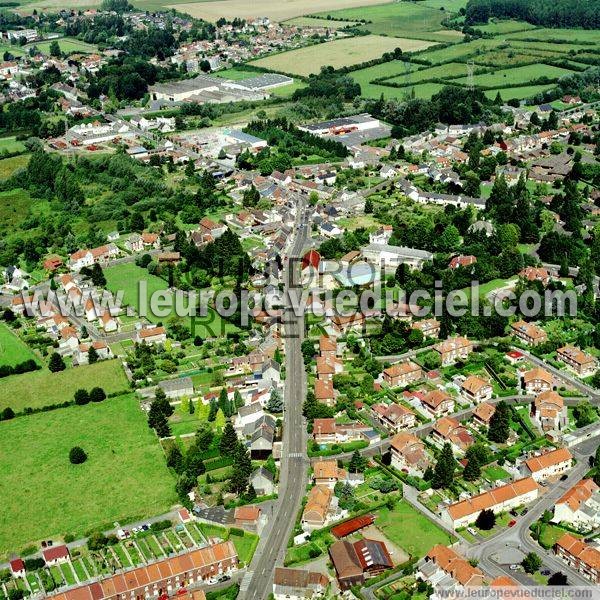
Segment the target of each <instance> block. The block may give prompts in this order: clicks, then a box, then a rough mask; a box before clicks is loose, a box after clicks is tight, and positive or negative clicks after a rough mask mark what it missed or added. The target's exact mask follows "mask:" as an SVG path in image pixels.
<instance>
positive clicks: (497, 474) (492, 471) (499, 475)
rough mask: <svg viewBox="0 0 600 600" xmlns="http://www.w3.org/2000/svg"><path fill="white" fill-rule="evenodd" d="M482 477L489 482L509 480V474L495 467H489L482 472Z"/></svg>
mask: <svg viewBox="0 0 600 600" xmlns="http://www.w3.org/2000/svg"><path fill="white" fill-rule="evenodd" d="M483 475H484V477H486V478H487V479H489V480H491V481H500V480H503V479H510V473H509V472H508V471H505V470H504V469H503V468H502V467H499V466H497V465H490V466H489V467H486V468H485V469H484V470H483Z"/></svg>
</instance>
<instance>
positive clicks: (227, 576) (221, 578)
mask: <svg viewBox="0 0 600 600" xmlns="http://www.w3.org/2000/svg"><path fill="white" fill-rule="evenodd" d="M230 579H231V577H229V575H223V576H222V577H219V583H222V582H223V581H229V580H230Z"/></svg>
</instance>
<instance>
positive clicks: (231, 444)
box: [219, 421, 239, 456]
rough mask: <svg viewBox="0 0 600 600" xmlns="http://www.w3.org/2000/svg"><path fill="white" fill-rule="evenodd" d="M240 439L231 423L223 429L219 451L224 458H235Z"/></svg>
mask: <svg viewBox="0 0 600 600" xmlns="http://www.w3.org/2000/svg"><path fill="white" fill-rule="evenodd" d="M238 443H239V442H238V438H237V434H236V433H235V429H234V428H233V425H232V424H231V422H230V421H228V422H227V423H226V424H225V427H224V428H223V435H222V436H221V441H220V442H219V450H220V451H221V454H222V455H223V456H233V455H234V453H235V451H236V450H237V446H238Z"/></svg>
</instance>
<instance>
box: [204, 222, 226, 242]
mask: <svg viewBox="0 0 600 600" xmlns="http://www.w3.org/2000/svg"><path fill="white" fill-rule="evenodd" d="M225 231H227V225H225V224H222V223H221V224H219V223H215V222H214V221H212V220H211V219H209V218H208V217H204V218H203V219H201V221H200V234H201V235H202V237H203V238H205V240H206V241H211V240H216V239H217V238H219V237H221V236H222V235H223V234H224V233H225Z"/></svg>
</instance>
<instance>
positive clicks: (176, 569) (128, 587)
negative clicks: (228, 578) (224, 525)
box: [54, 540, 238, 600]
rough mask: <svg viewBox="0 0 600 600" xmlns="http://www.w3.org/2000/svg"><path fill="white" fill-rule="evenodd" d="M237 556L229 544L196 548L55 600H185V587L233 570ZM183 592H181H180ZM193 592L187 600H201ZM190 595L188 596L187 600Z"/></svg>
mask: <svg viewBox="0 0 600 600" xmlns="http://www.w3.org/2000/svg"><path fill="white" fill-rule="evenodd" d="M237 565H238V555H237V551H236V549H235V546H234V544H233V542H232V541H230V540H229V541H226V542H221V543H218V544H212V545H209V546H205V547H204V548H198V549H196V550H192V551H190V552H185V553H184V554H179V555H177V556H172V557H170V558H166V559H164V560H161V561H158V562H155V563H152V564H149V565H146V566H144V567H138V568H136V569H131V570H129V571H127V572H120V573H117V574H115V575H111V576H109V577H105V578H101V579H98V580H96V581H94V582H93V583H89V584H87V585H83V586H79V587H73V588H71V589H68V590H66V591H64V592H61V593H59V594H57V595H56V596H54V598H55V599H56V600H122V599H124V598H146V597H156V596H158V591H159V590H160V591H161V593H162V594H163V595H164V596H169V595H174V594H177V597H178V598H182V600H185V598H186V596H185V595H184V594H185V592H186V591H187V588H188V587H190V586H196V585H198V584H201V583H204V582H206V581H208V580H214V579H218V578H219V577H221V576H223V575H227V574H228V573H231V572H232V571H234V570H235V569H236V567H237ZM182 592H183V593H182ZM195 593H196V592H192V593H191V594H192V598H191V599H190V600H202V598H201V597H198V596H196V595H195ZM189 597H190V593H188V598H189Z"/></svg>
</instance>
